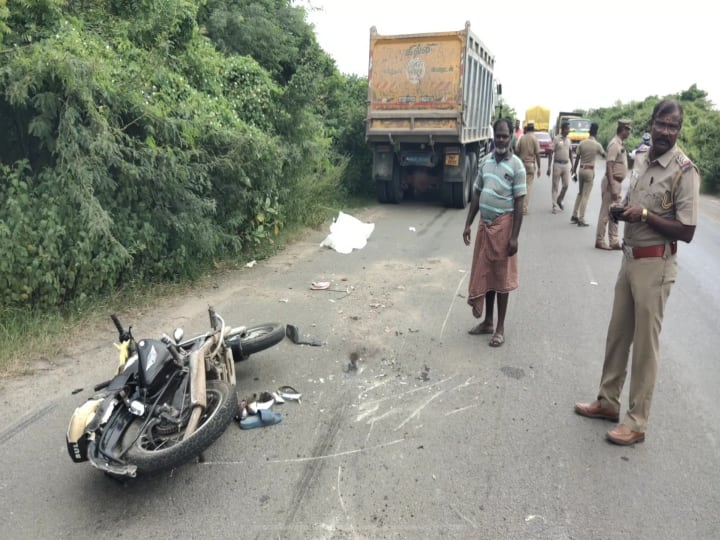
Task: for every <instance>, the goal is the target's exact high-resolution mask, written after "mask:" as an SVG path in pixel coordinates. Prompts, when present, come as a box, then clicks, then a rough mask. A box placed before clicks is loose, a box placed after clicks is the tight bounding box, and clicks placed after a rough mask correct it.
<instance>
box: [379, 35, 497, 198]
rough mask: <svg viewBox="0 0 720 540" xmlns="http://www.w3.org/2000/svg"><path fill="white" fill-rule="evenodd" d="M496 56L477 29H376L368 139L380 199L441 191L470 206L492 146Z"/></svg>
mask: <svg viewBox="0 0 720 540" xmlns="http://www.w3.org/2000/svg"><path fill="white" fill-rule="evenodd" d="M494 65H495V57H494V56H493V54H492V53H491V52H490V51H489V50H488V49H487V48H486V47H485V45H484V44H483V43H482V42H481V41H480V39H478V37H477V36H476V35H475V34H474V33H473V32H472V31H471V30H470V24H469V23H466V25H465V28H464V29H463V30H460V31H451V32H438V33H424V34H404V35H381V34H379V33H378V32H377V30H376V29H375V27H373V28H371V29H370V56H369V70H368V109H367V119H366V131H365V135H366V137H365V138H366V141H367V143H368V144H369V145H370V146H371V147H372V151H373V167H372V176H373V180H374V181H375V184H376V192H377V198H378V200H379V201H380V202H381V203H394V204H397V203H399V202H400V201H401V200H402V199H403V197H404V196H405V195H406V194H411V193H412V192H424V191H431V190H438V191H439V192H440V197H441V199H442V202H443V203H444V204H445V206H449V207H455V208H465V206H466V204H467V203H468V202H469V200H470V197H471V195H472V183H473V181H474V179H475V175H476V173H477V167H478V161H479V160H480V159H481V158H482V157H483V156H484V155H485V154H486V153H487V152H489V151H490V148H491V141H492V116H493V109H494V106H495V99H496V93H499V91H498V90H497V89H496V83H495V79H494V77H493V69H494Z"/></svg>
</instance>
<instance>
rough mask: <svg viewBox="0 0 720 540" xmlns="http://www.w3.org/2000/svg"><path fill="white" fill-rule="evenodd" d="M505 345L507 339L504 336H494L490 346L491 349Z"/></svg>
mask: <svg viewBox="0 0 720 540" xmlns="http://www.w3.org/2000/svg"><path fill="white" fill-rule="evenodd" d="M503 343H505V337H504V336H503V335H502V334H493V337H491V338H490V343H488V345H490V346H491V347H500V346H502V344H503Z"/></svg>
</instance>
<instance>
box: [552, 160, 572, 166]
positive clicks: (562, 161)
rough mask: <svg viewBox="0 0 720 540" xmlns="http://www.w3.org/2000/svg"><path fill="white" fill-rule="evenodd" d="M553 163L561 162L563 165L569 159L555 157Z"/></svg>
mask: <svg viewBox="0 0 720 540" xmlns="http://www.w3.org/2000/svg"><path fill="white" fill-rule="evenodd" d="M555 163H561V164H563V165H564V164H565V163H569V161H568V160H567V159H556V160H555Z"/></svg>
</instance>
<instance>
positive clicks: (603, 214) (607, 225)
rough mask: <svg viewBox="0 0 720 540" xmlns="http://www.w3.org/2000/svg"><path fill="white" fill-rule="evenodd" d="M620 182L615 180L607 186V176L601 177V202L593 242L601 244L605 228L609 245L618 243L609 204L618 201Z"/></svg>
mask: <svg viewBox="0 0 720 540" xmlns="http://www.w3.org/2000/svg"><path fill="white" fill-rule="evenodd" d="M620 187H621V186H620V182H617V181H615V180H613V181H612V184H611V185H610V187H609V188H608V179H607V176H604V177H603V181H602V187H601V190H600V193H601V195H602V203H601V204H600V215H599V216H598V224H597V229H596V231H595V243H596V244H602V243H603V242H605V231H606V230H607V233H608V238H609V240H610V245H611V246H612V245H615V244H619V243H620V238H619V237H618V224H617V223H615V222H614V221H613V220H612V219H610V205H611V204H612V203H613V202H615V201H617V202H619V201H620Z"/></svg>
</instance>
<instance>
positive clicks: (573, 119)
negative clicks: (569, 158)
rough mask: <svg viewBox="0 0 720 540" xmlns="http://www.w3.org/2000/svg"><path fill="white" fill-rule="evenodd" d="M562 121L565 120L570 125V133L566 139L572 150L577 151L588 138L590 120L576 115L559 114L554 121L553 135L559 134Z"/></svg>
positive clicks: (568, 113)
mask: <svg viewBox="0 0 720 540" xmlns="http://www.w3.org/2000/svg"><path fill="white" fill-rule="evenodd" d="M563 120H567V121H568V122H569V124H570V132H569V133H568V138H569V139H570V143H571V144H572V148H573V150H577V147H578V145H579V144H580V143H581V142H582V141H584V140H585V139H587V138H588V137H589V136H590V123H591V122H590V120H588V119H587V118H583V117H582V116H580V115H579V114H577V113H572V112H560V113H559V114H558V117H557V120H556V121H555V134H556V135H558V134H560V127H561V124H562V122H563Z"/></svg>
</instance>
